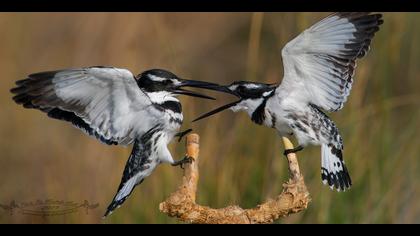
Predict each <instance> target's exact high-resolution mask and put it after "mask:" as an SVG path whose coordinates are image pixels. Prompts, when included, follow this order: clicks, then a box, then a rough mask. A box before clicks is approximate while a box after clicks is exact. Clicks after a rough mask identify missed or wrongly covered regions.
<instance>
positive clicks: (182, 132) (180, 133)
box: [175, 129, 192, 142]
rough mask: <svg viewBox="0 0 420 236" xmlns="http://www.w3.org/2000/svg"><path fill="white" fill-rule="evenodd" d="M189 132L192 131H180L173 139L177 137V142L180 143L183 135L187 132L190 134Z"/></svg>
mask: <svg viewBox="0 0 420 236" xmlns="http://www.w3.org/2000/svg"><path fill="white" fill-rule="evenodd" d="M191 131H192V129H187V130H185V131H181V132H179V133H177V134H175V137H179V138H178V142H181V140H182V138H183V137H184V136H185V135H187V134H188V133H189V132H191Z"/></svg>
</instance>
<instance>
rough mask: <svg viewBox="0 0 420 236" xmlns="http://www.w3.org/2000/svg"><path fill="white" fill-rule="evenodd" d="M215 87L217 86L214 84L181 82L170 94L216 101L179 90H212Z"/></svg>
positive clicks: (205, 96)
mask: <svg viewBox="0 0 420 236" xmlns="http://www.w3.org/2000/svg"><path fill="white" fill-rule="evenodd" d="M216 86H218V85H217V84H214V83H209V82H204V81H197V80H181V83H180V84H179V85H177V86H176V87H175V88H174V90H173V91H172V92H173V93H175V94H183V95H187V96H192V97H199V98H205V99H211V100H216V99H215V98H213V97H210V96H207V95H204V94H201V93H197V92H194V91H189V90H186V89H183V88H181V87H194V88H203V89H208V88H213V87H216Z"/></svg>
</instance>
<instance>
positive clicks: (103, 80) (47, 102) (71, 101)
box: [11, 67, 158, 145]
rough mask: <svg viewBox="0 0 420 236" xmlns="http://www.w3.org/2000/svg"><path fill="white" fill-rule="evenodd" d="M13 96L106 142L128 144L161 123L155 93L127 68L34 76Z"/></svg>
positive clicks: (21, 82) (81, 69)
mask: <svg viewBox="0 0 420 236" xmlns="http://www.w3.org/2000/svg"><path fill="white" fill-rule="evenodd" d="M16 85H17V86H16V87H15V88H13V89H11V92H12V93H14V94H16V95H15V96H14V97H13V99H14V101H15V102H16V103H18V104H22V105H23V106H24V107H25V108H36V109H39V110H41V111H43V112H45V113H47V114H48V116H49V117H52V118H55V119H60V120H64V121H68V122H71V123H72V124H73V125H74V126H76V127H77V128H80V129H81V130H83V131H85V132H86V133H87V134H89V135H91V136H94V137H96V138H97V139H98V140H100V141H102V142H104V143H106V144H122V145H127V144H130V143H132V142H133V140H134V139H135V137H136V136H141V135H142V134H143V133H145V132H146V131H147V130H148V129H150V127H153V124H152V123H156V120H158V118H157V116H156V117H153V111H152V109H150V107H151V106H150V105H151V101H150V99H149V97H148V96H147V95H146V94H145V93H144V92H143V91H142V90H141V89H140V88H139V87H138V86H137V83H136V80H135V78H134V76H133V74H132V73H131V72H130V71H128V70H125V69H118V68H112V67H89V68H78V69H68V70H59V71H50V72H41V73H36V74H31V75H29V76H28V78H26V79H23V80H20V81H17V82H16Z"/></svg>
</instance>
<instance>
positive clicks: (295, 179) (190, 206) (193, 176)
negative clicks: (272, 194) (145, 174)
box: [159, 134, 310, 224]
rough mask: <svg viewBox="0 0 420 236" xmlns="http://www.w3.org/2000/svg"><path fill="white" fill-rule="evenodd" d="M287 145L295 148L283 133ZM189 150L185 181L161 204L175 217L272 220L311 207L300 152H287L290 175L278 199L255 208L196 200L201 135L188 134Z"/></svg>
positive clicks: (245, 221)
mask: <svg viewBox="0 0 420 236" xmlns="http://www.w3.org/2000/svg"><path fill="white" fill-rule="evenodd" d="M283 143H284V145H285V148H286V149H292V148H293V145H292V143H291V142H290V140H289V139H288V138H286V137H283ZM186 146H187V154H188V156H191V157H193V158H194V161H193V162H192V163H191V164H186V165H185V170H184V177H183V182H182V185H181V186H180V187H179V188H178V190H177V191H175V192H174V193H172V194H171V195H170V196H169V197H168V198H167V199H166V200H165V201H164V202H162V203H161V204H160V206H159V208H160V210H161V211H162V212H164V213H166V214H168V215H169V216H171V217H177V218H178V219H179V220H181V221H184V222H189V223H207V224H255V223H271V222H273V221H275V220H277V219H278V218H280V217H284V216H287V215H289V214H291V213H296V212H299V211H302V210H304V209H306V208H307V206H308V203H309V201H310V198H309V193H308V191H307V189H306V186H305V183H304V181H303V176H302V175H301V173H300V170H299V165H298V162H297V158H296V154H294V153H291V154H288V155H287V159H288V162H289V172H290V179H289V180H288V181H287V183H285V184H283V187H284V189H283V192H282V193H281V194H280V195H279V196H277V197H276V198H275V199H269V200H267V201H266V202H264V203H262V204H260V205H258V206H256V207H254V208H252V209H242V208H240V207H239V206H228V207H225V208H221V209H212V208H210V207H207V206H201V205H199V204H197V203H196V202H195V200H196V191H197V183H198V178H199V174H198V153H199V136H198V135H197V134H190V135H188V136H187V143H186Z"/></svg>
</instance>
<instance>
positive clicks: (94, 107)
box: [11, 66, 214, 217]
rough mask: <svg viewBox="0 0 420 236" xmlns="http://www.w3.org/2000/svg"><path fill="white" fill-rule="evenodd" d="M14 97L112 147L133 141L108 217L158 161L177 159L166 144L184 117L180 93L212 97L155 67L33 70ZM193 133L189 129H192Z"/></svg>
mask: <svg viewBox="0 0 420 236" xmlns="http://www.w3.org/2000/svg"><path fill="white" fill-rule="evenodd" d="M16 85H17V86H16V87H15V88H13V89H11V92H12V93H14V94H16V95H15V96H14V97H13V100H14V101H15V102H16V103H18V104H22V105H23V107H25V108H36V109H39V110H41V111H43V112H45V113H47V115H48V116H49V117H51V118H55V119H59V120H64V121H68V122H71V123H72V124H73V125H74V126H75V127H77V128H79V129H81V130H82V131H84V132H85V133H86V134H88V135H90V136H93V137H95V138H97V139H98V140H99V141H101V142H102V143H105V144H108V145H112V144H115V145H124V146H125V145H129V144H131V143H134V144H133V150H132V152H131V155H130V157H129V159H128V161H127V164H126V166H125V169H124V172H123V176H122V180H121V183H120V185H119V187H118V191H117V193H116V195H115V197H114V199H113V200H112V203H111V204H110V205H109V206H108V208H107V211H106V213H105V215H104V217H106V216H107V215H109V214H111V213H112V211H113V210H114V209H115V208H116V207H119V206H121V204H123V202H124V201H125V200H126V199H127V197H128V196H129V195H130V194H131V192H132V191H133V189H134V187H135V186H136V185H138V184H140V183H141V182H143V180H144V178H145V177H147V176H149V175H150V174H151V173H152V171H153V170H154V169H155V168H156V166H157V165H158V164H160V163H170V164H172V165H174V166H175V165H182V164H183V163H185V162H189V161H191V159H190V158H189V157H184V159H181V160H179V161H174V160H173V159H172V155H171V153H170V152H169V150H168V148H167V145H168V143H169V142H170V141H171V140H172V139H173V138H174V137H175V136H180V138H181V137H182V136H183V135H184V134H185V132H180V133H177V132H178V130H179V128H180V126H181V124H182V121H183V116H182V107H181V103H180V102H179V100H178V99H177V98H176V97H175V96H176V95H178V94H184V95H189V96H195V97H201V98H207V99H213V98H212V97H208V96H205V95H202V94H199V93H196V92H192V91H188V90H185V89H182V87H184V86H189V87H198V88H205V87H207V86H209V85H213V86H214V84H211V83H207V82H201V81H194V80H184V79H181V78H179V77H177V76H176V75H174V74H172V73H171V72H168V71H165V70H161V69H152V70H148V71H145V72H143V73H141V74H139V75H137V76H134V75H133V74H132V73H131V72H130V71H128V70H126V69H119V68H113V67H102V66H95V67H88V68H79V69H66V70H58V71H49V72H41V73H36V74H31V75H29V76H28V78H26V79H23V80H19V81H17V82H16ZM189 131H190V130H189Z"/></svg>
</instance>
